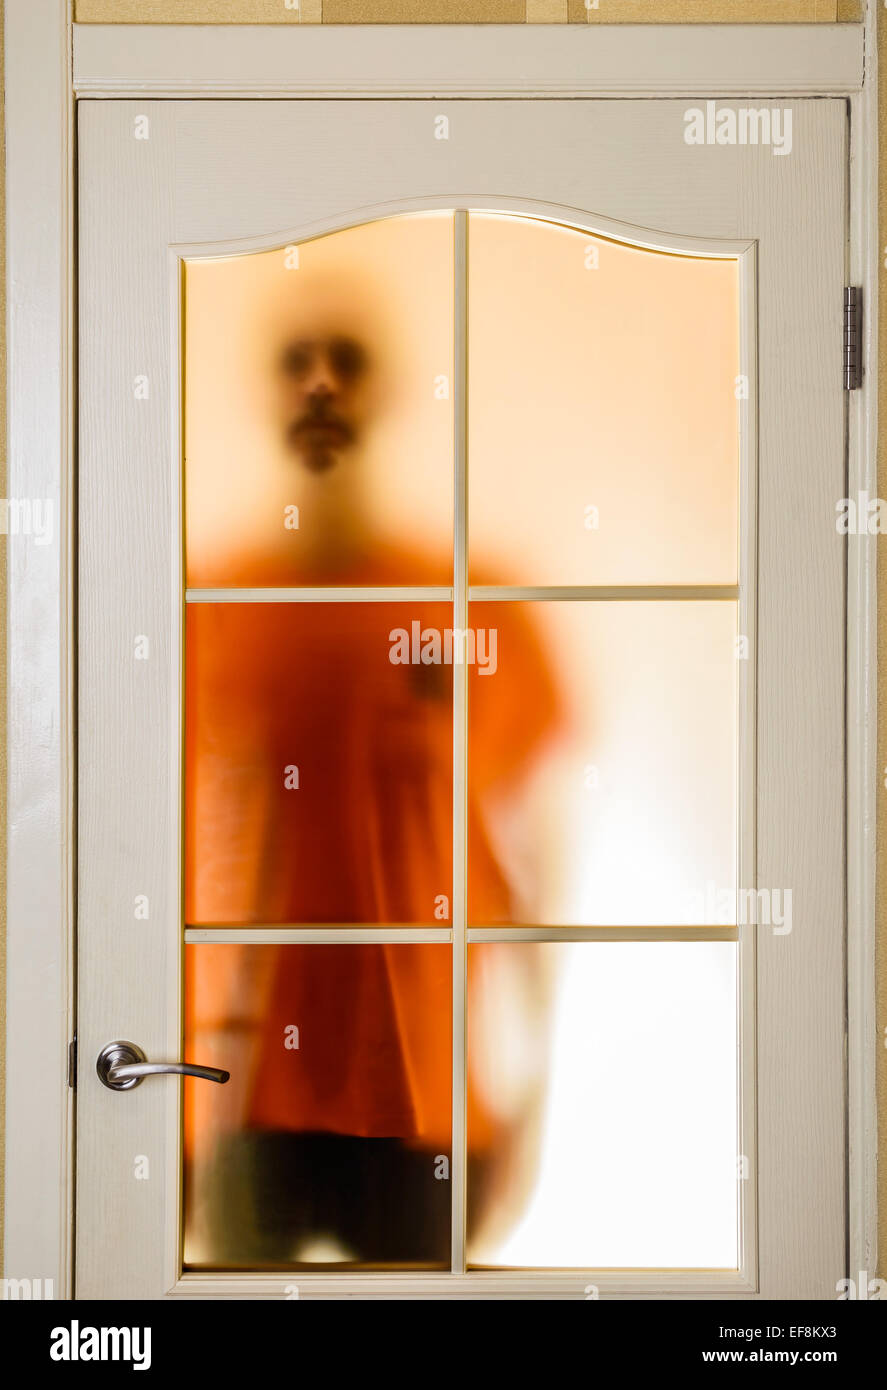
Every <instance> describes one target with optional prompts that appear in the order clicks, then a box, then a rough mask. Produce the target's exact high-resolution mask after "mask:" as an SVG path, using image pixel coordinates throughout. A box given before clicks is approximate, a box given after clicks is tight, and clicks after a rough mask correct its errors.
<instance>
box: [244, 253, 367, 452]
mask: <svg viewBox="0 0 887 1390" xmlns="http://www.w3.org/2000/svg"><path fill="white" fill-rule="evenodd" d="M290 274H291V275H292V276H293V280H292V282H291V283H292V288H293V289H294V290H295V291H296V292H295V293H294V294H293V295H292V297H291V298H290V297H287V298H286V299H283V300H281V301H280V302H279V303H278V304H277V305H276V306H275V310H274V313H273V322H272V327H271V339H270V343H271V348H272V358H271V363H270V365H271V371H272V378H273V387H274V403H275V404H274V412H275V418H276V424H277V429H278V431H279V435H278V437H279V438H280V440H281V442H282V443H283V444H284V446H285V448H286V450H287V452H289V453H290V454H291V455H295V456H296V457H297V458H298V459H299V461H300V462H301V464H302V465H303V466H304V467H305V468H307V469H308V470H310V471H311V472H312V473H318V474H320V473H325V472H327V471H329V470H330V469H331V468H333V467H334V466H335V465H336V464H337V463H339V462H340V460H341V459H342V457H343V456H344V455H346V454H347V453H349V452H354V451H356V450H357V449H359V448H361V447H362V446H363V445H364V443H365V435H366V433H367V431H368V429H369V427H370V425H371V424H372V422H373V421H374V419H375V418H376V416H377V415H378V413H379V411H380V407H381V404H382V397H383V396H384V395H385V394H386V392H385V389H384V386H383V378H385V377H386V370H385V364H386V361H387V358H388V355H389V353H390V347H391V344H390V342H389V334H388V330H387V328H386V321H385V313H384V309H383V308H381V307H380V306H379V305H378V303H377V302H376V300H377V296H376V294H375V293H374V290H373V287H372V285H367V284H364V283H362V282H361V281H360V280H359V279H358V278H357V277H352V276H347V275H344V274H339V275H335V276H333V275H331V274H324V273H318V272H314V273H312V272H310V271H304V270H297V271H293V272H290Z"/></svg>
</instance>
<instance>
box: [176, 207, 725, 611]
mask: <svg viewBox="0 0 887 1390" xmlns="http://www.w3.org/2000/svg"><path fill="white" fill-rule="evenodd" d="M455 220H456V214H455V213H453V212H452V211H438V212H421V213H410V214H404V215H399V216H392V217H387V218H382V219H379V220H376V221H372V222H367V223H363V224H361V225H358V226H354V227H350V228H347V229H345V230H342V231H336V232H331V233H327V234H325V235H323V236H319V237H316V238H314V239H313V240H310V241H305V242H301V243H300V244H298V245H292V246H288V247H281V248H278V249H275V250H270V251H261V252H253V253H249V254H243V255H238V256H230V257H225V258H219V259H212V260H187V261H186V262H185V267H184V278H185V286H184V288H185V345H184V361H185V419H184V435H185V511H186V574H187V583H188V585H189V587H192V588H206V587H276V586H291V585H309V586H313V585H344V586H352V585H382V586H389V585H390V586H402V585H417V584H420V585H449V584H451V583H452V582H453V516H454V511H453V496H454V481H455V469H454V457H455V454H456V443H457V440H458V438H459V437H460V436H461V435H462V434H464V437H465V440H466V444H467V447H466V451H465V454H466V468H467V479H468V481H467V509H466V515H465V517H464V518H463V524H464V525H465V527H466V528H467V534H468V537H469V560H470V563H469V571H468V579H469V581H470V582H471V583H472V584H475V585H487V584H510V585H542V586H547V585H641V584H647V585H650V584H660V585H688V584H735V583H736V581H737V574H738V562H737V552H738V545H737V541H738V535H737V531H738V504H739V455H740V450H739V405H740V400H741V398H742V395H743V391H744V390H745V389H746V388H745V387H744V386H743V379H742V378H741V376H740V370H741V368H740V334H739V263H738V260H737V259H736V258H735V257H716V256H704V255H688V254H674V253H668V252H662V251H656V250H649V249H644V248H641V247H638V246H635V245H630V244H628V243H624V242H620V241H617V240H614V239H611V238H608V237H604V236H595V235H592V234H591V233H589V232H587V231H583V230H578V229H576V228H575V227H568V226H565V225H561V224H559V223H557V222H554V221H551V220H543V219H541V218H536V217H530V216H521V215H515V214H511V213H500V212H482V211H476V212H470V213H469V214H468V216H467V219H466V223H467V230H466V244H465V255H464V256H462V257H459V258H458V264H457V257H456V255H455V240H456V238H455ZM460 336H461V338H462V341H461V344H460V349H461V350H460V351H459V353H458V354H457V352H456V345H457V338H460ZM457 356H458V361H459V365H458V366H457V363H456V358H457ZM465 361H467V370H466V371H464V372H463V370H462V364H463V362H465Z"/></svg>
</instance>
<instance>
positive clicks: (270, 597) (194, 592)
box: [185, 584, 453, 603]
mask: <svg viewBox="0 0 887 1390" xmlns="http://www.w3.org/2000/svg"><path fill="white" fill-rule="evenodd" d="M435 600H438V601H441V602H444V603H452V601H453V590H452V588H447V586H446V585H434V584H431V585H424V586H423V585H417V586H415V587H412V588H411V587H409V586H406V587H399V588H395V587H390V586H389V587H387V588H365V587H362V586H360V587H348V588H346V587H344V586H343V587H341V588H337V587H335V586H333V587H331V588H317V589H312V588H308V587H299V588H282V589H186V590H185V602H186V603H397V602H401V603H421V602H426V601H427V602H434V601H435Z"/></svg>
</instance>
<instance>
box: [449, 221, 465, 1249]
mask: <svg viewBox="0 0 887 1390" xmlns="http://www.w3.org/2000/svg"><path fill="white" fill-rule="evenodd" d="M453 298H454V303H453V311H454V340H453V434H454V438H453V443H454V459H453V481H454V496H453V627H454V628H457V629H459V628H461V629H465V628H467V626H468V544H467V539H468V213H467V211H466V210H464V209H461V208H460V209H457V210H456V213H455V224H454V296H453ZM467 745H468V668H467V666H466V664H465V663H464V662H460V661H454V662H453V910H452V922H453V1135H452V1154H451V1163H450V1180H451V1182H452V1246H451V1255H452V1268H453V1272H454V1273H455V1274H461V1273H462V1272H463V1271H464V1269H465V1221H466V1169H467V1162H468V1151H467V1119H468V1114H467V1078H466V1024H467V1019H466V1005H465V995H466V984H467V964H468V960H467V912H468V906H467V898H468V865H467V819H468V817H467V771H468V768H467V763H468V758H467Z"/></svg>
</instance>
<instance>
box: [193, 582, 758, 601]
mask: <svg viewBox="0 0 887 1390" xmlns="http://www.w3.org/2000/svg"><path fill="white" fill-rule="evenodd" d="M738 598H739V585H738V584H574V585H563V584H562V585H557V584H554V585H542V586H539V585H529V586H523V587H522V586H520V585H514V584H472V585H469V588H468V600H469V602H474V603H490V602H506V603H507V602H512V603H520V602H532V601H533V600H549V601H560V602H564V601H566V602H570V601H574V602H583V601H584V602H587V603H594V602H610V603H613V602H616V603H619V602H630V601H631V600H632V599H634V600H635V601H636V602H647V603H655V602H656V601H658V600H666V599H667V600H672V601H674V600H678V601H693V600H695V601H696V602H698V603H699V602H705V601H712V600H714V601H727V602H730V601H732V602H735V601H736V600H737V599H738ZM452 600H453V590H452V588H449V587H447V586H445V585H435V584H430V585H414V586H409V585H406V586H391V585H389V586H387V587H380V586H377V587H363V586H348V587H346V586H344V585H343V586H342V587H336V586H333V587H328V588H310V587H308V586H300V587H298V588H276V589H266V588H259V589H249V588H235V589H186V590H185V602H186V603H397V602H402V603H420V602H435V601H437V602H443V603H451V602H452Z"/></svg>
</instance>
